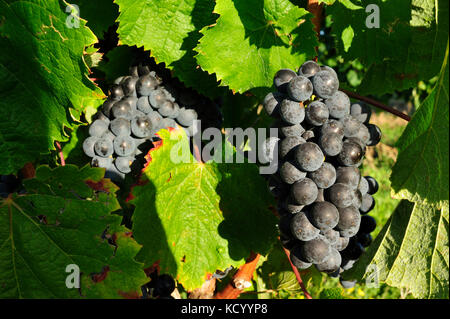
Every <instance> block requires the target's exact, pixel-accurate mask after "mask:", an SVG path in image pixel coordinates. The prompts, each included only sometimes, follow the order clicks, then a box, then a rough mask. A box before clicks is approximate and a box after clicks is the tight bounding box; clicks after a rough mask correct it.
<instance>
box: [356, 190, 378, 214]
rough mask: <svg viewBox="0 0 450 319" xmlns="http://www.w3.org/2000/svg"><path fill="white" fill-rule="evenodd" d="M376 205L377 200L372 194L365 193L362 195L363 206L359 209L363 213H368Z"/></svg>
mask: <svg viewBox="0 0 450 319" xmlns="http://www.w3.org/2000/svg"><path fill="white" fill-rule="evenodd" d="M374 207H375V200H374V199H373V197H372V195H369V194H364V195H363V196H362V201H361V206H360V207H359V211H360V212H361V214H367V213H368V212H370V211H371V210H372V209H373V208H374Z"/></svg>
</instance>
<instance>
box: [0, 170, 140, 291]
mask: <svg viewBox="0 0 450 319" xmlns="http://www.w3.org/2000/svg"><path fill="white" fill-rule="evenodd" d="M103 175H104V170H103V169H98V168H90V167H88V166H86V167H83V168H81V169H78V168H77V167H76V166H72V165H67V166H64V167H58V168H56V169H50V168H48V167H46V166H41V167H39V168H38V169H37V170H36V178H34V179H31V180H25V181H24V184H25V187H26V189H27V192H28V193H27V194H26V195H19V196H18V195H13V196H12V197H10V198H7V199H6V200H2V201H0V221H1V222H0V224H1V226H0V242H1V243H2V245H1V246H0V297H1V298H80V297H84V298H123V297H138V296H139V295H140V286H142V285H143V284H145V283H146V282H147V278H146V275H145V272H144V270H143V267H142V264H139V263H137V262H136V261H135V260H134V257H135V255H136V254H137V252H138V251H139V249H140V246H139V245H138V244H137V243H136V242H135V241H134V240H133V239H132V238H131V237H130V233H129V231H127V229H126V228H125V227H123V226H120V223H121V218H120V216H118V215H112V214H111V212H112V211H115V210H117V209H119V208H120V206H119V204H118V202H117V200H116V198H115V192H116V191H117V189H118V188H117V187H116V186H115V185H114V184H112V183H111V182H110V181H109V180H106V179H102V177H103ZM108 238H110V239H111V240H113V241H114V243H115V245H116V247H114V246H113V245H111V244H109V243H108ZM69 265H77V266H78V267H79V269H80V272H81V280H80V289H76V288H75V289H74V288H72V289H69V288H68V287H67V286H66V280H67V279H68V276H69V275H70V274H71V273H68V272H66V267H67V266H69ZM69 281H70V280H69Z"/></svg>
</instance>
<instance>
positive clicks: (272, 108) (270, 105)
mask: <svg viewBox="0 0 450 319" xmlns="http://www.w3.org/2000/svg"><path fill="white" fill-rule="evenodd" d="M283 98H284V96H283V95H282V94H281V93H278V92H274V93H272V92H271V93H269V94H267V95H266V97H265V98H264V101H263V106H264V109H265V110H266V112H267V114H268V115H270V116H274V115H278V108H279V103H280V102H281V101H282V100H283Z"/></svg>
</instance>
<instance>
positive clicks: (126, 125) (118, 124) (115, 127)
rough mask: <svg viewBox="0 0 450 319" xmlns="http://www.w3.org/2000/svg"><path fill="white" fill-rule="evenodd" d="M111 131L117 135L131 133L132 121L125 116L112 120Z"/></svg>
mask: <svg viewBox="0 0 450 319" xmlns="http://www.w3.org/2000/svg"><path fill="white" fill-rule="evenodd" d="M109 127H110V129H111V132H113V134H114V135H116V136H123V135H130V134H131V123H130V121H129V120H127V119H124V118H117V119H115V120H112V121H111V124H110V125H109Z"/></svg>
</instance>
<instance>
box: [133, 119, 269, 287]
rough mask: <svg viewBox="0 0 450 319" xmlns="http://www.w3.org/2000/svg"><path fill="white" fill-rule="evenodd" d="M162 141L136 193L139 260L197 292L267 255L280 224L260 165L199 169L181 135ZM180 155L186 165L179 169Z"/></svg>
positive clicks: (166, 133)
mask: <svg viewBox="0 0 450 319" xmlns="http://www.w3.org/2000/svg"><path fill="white" fill-rule="evenodd" d="M159 134H160V137H161V138H162V141H161V142H160V144H159V145H157V146H156V147H155V148H154V149H152V150H150V152H149V154H148V159H149V163H148V166H147V167H146V168H145V169H144V171H143V175H142V177H141V180H140V183H139V185H137V186H136V187H134V188H133V190H132V197H133V198H132V199H131V203H132V204H134V205H135V206H136V208H135V212H134V215H133V234H134V236H135V238H136V240H137V242H138V243H140V244H141V245H143V247H142V249H141V251H140V252H139V254H138V260H141V261H143V262H144V263H145V266H146V267H149V266H152V265H154V264H155V263H157V264H158V266H159V268H160V271H161V272H163V273H169V274H170V275H172V276H174V277H175V278H177V280H178V281H179V282H180V283H181V284H182V285H183V287H185V288H186V289H187V290H193V289H195V288H198V287H200V286H201V285H202V283H203V282H204V280H205V279H206V278H208V276H209V275H211V274H213V273H214V272H215V270H216V269H226V268H227V267H229V266H230V265H231V266H234V267H239V266H240V265H242V264H244V263H245V259H246V258H247V257H248V256H249V255H250V253H251V252H252V251H253V252H255V253H261V254H264V253H266V252H267V251H268V250H269V249H270V247H271V245H272V244H273V242H274V241H275V240H276V235H277V232H276V227H275V225H276V218H275V216H273V215H272V213H271V212H270V211H269V206H270V205H273V199H272V197H271V196H270V194H269V193H268V191H267V187H266V185H265V181H264V180H263V179H262V177H261V176H260V175H259V174H258V169H257V167H256V165H254V164H220V163H215V162H207V163H199V162H196V161H195V160H194V158H193V156H192V155H191V154H190V152H189V140H188V138H187V136H186V133H185V132H184V130H183V129H181V128H179V129H174V130H171V131H167V130H161V131H160V133H159ZM183 151H184V153H180V152H183ZM181 154H185V156H186V157H185V160H188V161H184V162H180V163H177V161H178V160H176V157H174V156H177V155H181ZM255 198H258V199H259V200H258V201H255ZM256 221H257V225H258V226H255V225H256V224H255V223H256Z"/></svg>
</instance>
